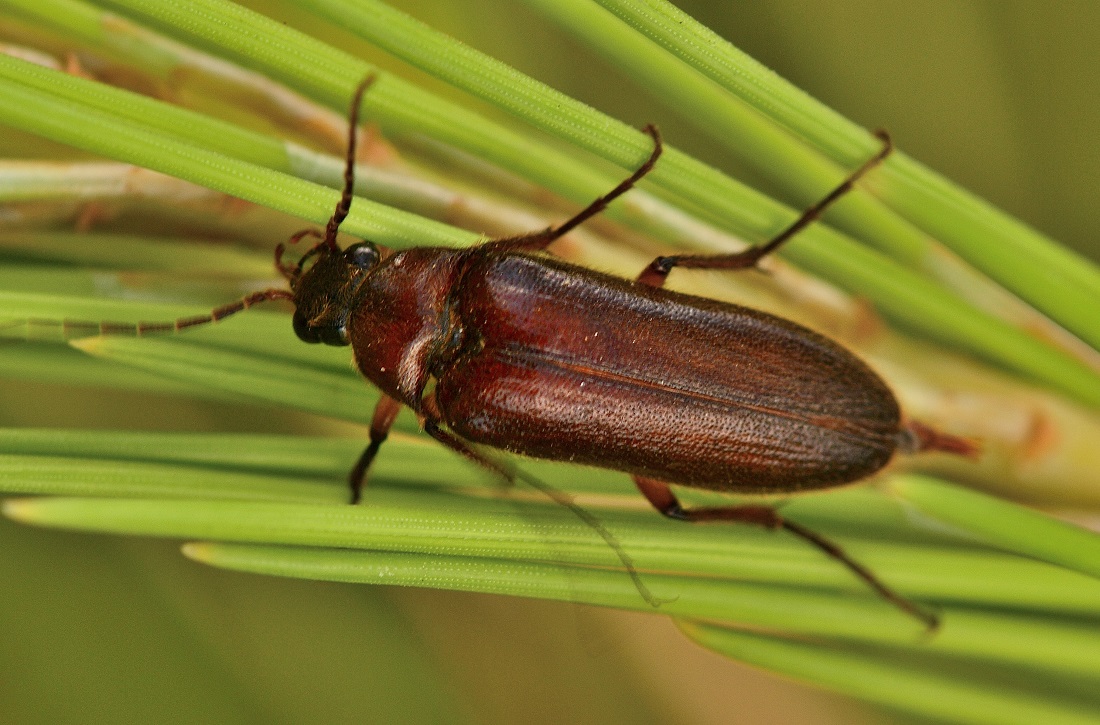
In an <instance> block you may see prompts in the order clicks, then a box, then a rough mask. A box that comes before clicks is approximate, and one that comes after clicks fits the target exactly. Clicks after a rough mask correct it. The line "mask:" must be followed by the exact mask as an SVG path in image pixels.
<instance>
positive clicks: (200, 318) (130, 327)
mask: <svg viewBox="0 0 1100 725" xmlns="http://www.w3.org/2000/svg"><path fill="white" fill-rule="evenodd" d="M272 300H290V301H291V302H293V301H294V294H293V293H291V292H290V291H288V290H284V289H274V288H273V289H266V290H261V291H259V292H253V293H252V294H250V295H245V296H244V297H242V298H241V299H239V300H236V301H234V302H230V303H228V304H225V305H222V306H221V307H216V308H214V309H213V310H211V311H210V312H208V313H206V314H205V315H195V316H193V317H180V318H178V319H175V320H171V321H164V322H106V321H104V322H90V321H88V320H72V319H65V318H62V319H56V318H45V317H29V318H26V319H23V320H18V321H12V322H11V323H10V324H6V325H5V326H4V327H3V328H0V329H2V330H10V329H13V328H16V327H23V326H26V328H27V339H28V340H29V339H31V337H32V336H31V334H30V331H31V330H32V329H34V328H46V329H56V330H60V332H61V336H62V338H63V339H65V340H73V339H76V338H80V337H91V336H94V335H100V336H106V335H126V336H130V337H143V336H145V335H163V334H166V333H176V332H182V331H183V330H186V329H188V328H191V327H198V326H200V325H208V324H211V323H214V322H218V321H219V320H224V319H225V318H226V317H230V316H231V315H235V314H237V313H238V312H242V311H244V310H247V309H249V308H250V307H253V306H255V305H257V304H259V303H261V302H270V301H272Z"/></svg>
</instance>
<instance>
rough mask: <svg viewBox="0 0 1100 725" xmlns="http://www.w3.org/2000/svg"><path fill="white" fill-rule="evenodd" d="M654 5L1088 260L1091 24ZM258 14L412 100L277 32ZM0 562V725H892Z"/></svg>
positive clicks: (585, 656) (437, 631)
mask: <svg viewBox="0 0 1100 725" xmlns="http://www.w3.org/2000/svg"><path fill="white" fill-rule="evenodd" d="M394 4H395V5H397V6H398V7H401V8H403V9H406V10H407V11H408V12H410V13H411V14H413V15H414V16H416V17H418V18H420V19H422V20H424V21H426V22H428V23H430V24H432V25H433V26H435V27H437V28H440V29H442V30H445V31H447V32H449V33H451V34H453V35H455V36H456V37H458V38H460V39H462V40H464V41H466V42H468V43H470V44H471V45H473V46H474V47H476V48H478V49H480V50H483V51H485V52H487V53H489V54H492V55H494V56H496V57H498V58H500V59H502V60H504V61H506V62H508V63H510V64H512V65H514V66H516V67H517V68H519V69H520V70H523V71H525V72H527V73H529V74H531V75H533V76H534V77H536V78H539V79H541V80H543V81H546V82H547V83H549V84H551V85H553V86H554V87H556V88H557V89H559V90H561V91H563V92H565V93H567V94H569V95H572V96H574V97H577V98H580V99H582V100H585V101H587V102H589V103H590V104H592V105H593V106H596V107H597V108H599V109H600V110H603V111H606V112H608V113H610V114H612V115H614V116H617V117H619V118H622V119H623V120H625V121H627V122H629V123H631V124H634V125H638V126H640V125H642V124H644V123H647V122H656V123H658V124H660V125H661V127H662V129H663V131H664V133H665V135H666V137H667V138H669V139H671V140H672V141H673V142H674V143H675V144H676V145H678V146H680V147H681V148H683V149H684V150H686V151H688V152H690V153H693V154H694V155H696V156H698V157H700V158H703V159H706V160H709V161H711V162H712V163H714V164H715V165H717V166H720V167H722V168H724V169H727V170H730V171H731V172H733V173H735V174H736V175H739V176H742V177H743V178H748V179H750V180H751V179H753V177H752V175H751V174H750V173H748V172H746V171H745V170H744V169H742V168H741V167H740V166H739V164H738V161H737V159H735V158H730V157H729V156H728V155H725V154H723V153H720V152H718V151H716V150H715V149H713V148H712V147H711V146H710V144H709V143H708V142H707V140H706V139H705V138H703V137H702V136H701V135H699V134H697V133H696V132H694V131H693V130H692V129H690V127H689V126H688V125H687V124H686V123H684V122H683V121H682V120H681V119H679V118H678V117H677V115H676V109H674V108H667V107H664V106H663V105H662V104H661V103H660V100H659V99H654V98H652V97H651V96H650V95H649V94H647V93H646V91H645V89H643V88H639V87H637V86H635V85H634V84H633V83H632V82H630V81H629V80H627V79H625V78H624V77H623V76H622V75H621V74H619V73H617V72H616V71H615V70H613V69H611V68H609V67H608V66H607V65H606V64H604V63H603V62H602V61H601V60H600V59H599V58H597V57H595V56H594V55H592V54H591V53H590V52H589V51H588V50H587V49H585V48H583V47H581V46H579V45H578V44H577V43H576V42H575V41H574V40H572V39H571V38H569V37H566V36H565V35H564V34H562V33H560V32H559V31H558V30H557V29H556V28H554V27H552V26H550V25H548V24H547V23H545V22H544V21H543V20H542V19H541V18H540V17H539V16H538V15H537V14H535V13H534V12H533V11H530V10H528V9H527V8H525V7H524V6H523V5H522V4H521V3H517V2H508V1H506V0H415V1H413V0H410V1H404V2H395V3H394ZM678 4H679V6H680V7H681V8H682V9H684V10H685V11H686V12H688V13H689V14H691V15H693V16H695V17H696V18H697V19H699V20H700V21H702V22H704V23H705V24H707V25H709V26H710V27H712V28H713V29H715V30H716V31H717V32H718V33H720V34H721V35H723V36H724V37H726V38H728V39H729V40H731V41H732V42H734V43H735V44H736V45H738V46H739V47H740V48H741V49H743V50H745V51H746V52H748V53H750V54H751V55H753V56H755V57H756V58H757V59H759V60H761V61H762V62H764V63H765V64H767V65H769V66H770V67H772V68H774V69H775V70H776V71H778V72H779V73H780V74H781V75H783V76H785V77H786V78H788V79H789V80H791V81H793V82H794V83H795V84H797V85H799V86H800V87H802V88H803V89H805V90H806V91H808V92H810V93H811V94H813V95H815V96H817V97H818V98H820V99H821V100H823V101H825V102H826V103H828V104H830V105H832V106H833V107H834V108H836V109H837V110H838V111H840V112H841V113H843V114H845V115H847V116H849V117H850V118H852V119H854V120H856V121H857V122H860V123H862V124H864V125H866V126H868V127H879V126H881V127H885V128H888V129H889V130H890V131H891V132H892V133H893V135H894V137H895V139H896V141H897V143H898V144H899V145H900V146H901V147H902V148H904V149H905V150H906V151H907V152H909V153H910V154H911V155H913V156H914V157H916V158H917V159H920V160H922V161H923V162H925V163H927V164H928V165H930V166H932V167H934V168H936V169H938V170H940V171H942V172H943V173H944V174H945V175H947V176H948V177H950V178H952V179H954V180H955V181H957V182H959V183H961V184H962V185H963V186H965V187H968V188H970V189H971V190H973V191H975V192H976V193H978V194H980V195H982V196H984V197H985V198H987V199H988V200H989V201H991V202H993V203H994V204H996V205H998V206H1001V207H1002V208H1004V209H1006V210H1007V211H1009V212H1011V213H1014V214H1016V215H1017V216H1019V217H1021V218H1022V219H1024V220H1025V221H1027V222H1029V223H1031V224H1033V225H1034V226H1036V227H1038V228H1039V229H1041V230H1042V231H1044V232H1046V233H1048V234H1049V235H1051V236H1052V237H1054V238H1055V239H1058V240H1060V241H1062V242H1063V243H1065V244H1066V245H1068V246H1070V247H1072V248H1075V249H1078V250H1080V251H1081V252H1083V253H1085V254H1088V255H1090V256H1091V257H1093V258H1100V241H1098V239H1100V235H1098V234H1097V233H1096V232H1097V231H1098V226H1100V223H1098V222H1097V221H1096V219H1095V217H1094V207H1093V205H1092V202H1093V201H1094V200H1095V197H1096V189H1097V182H1098V180H1100V151H1098V150H1097V145H1096V144H1095V143H1094V141H1093V136H1094V134H1095V132H1096V131H1097V130H1098V129H1100V102H1098V100H1097V92H1096V81H1097V80H1098V79H1100V57H1098V55H1097V54H1096V52H1095V40H1096V37H1097V35H1096V28H1098V27H1100V4H1096V3H1094V2H1089V1H1088V0H1061V1H1060V2H1058V3H1033V2H1024V1H1020V2H1007V1H1003V0H1002V1H994V0H990V1H988V2H963V1H961V0H942V1H937V0H921V1H915V2H894V1H892V0H891V1H884V0H877V1H875V2H871V1H870V0H865V1H856V0H852V1H850V2H835V1H834V2H816V3H806V2H799V1H797V0H781V1H767V0H753V2H702V1H701V0H693V1H690V2H689V1H687V0H682V1H681V2H680V3H678ZM291 5H292V4H291ZM258 7H260V9H262V11H263V12H265V13H266V14H269V15H271V16H273V17H276V18H279V19H281V20H285V21H286V22H288V23H289V24H291V25H294V26H298V27H301V28H302V29H304V30H307V32H311V33H313V34H315V35H318V36H319V37H322V38H324V39H326V40H329V41H330V42H333V43H335V44H338V45H343V46H345V47H347V48H349V49H352V50H354V51H355V52H357V53H359V54H361V55H363V56H364V57H368V58H369V59H371V60H378V61H379V62H384V63H386V64H387V65H388V66H389V67H391V68H394V69H395V70H397V71H398V72H402V73H404V74H406V75H408V76H410V77H416V78H419V77H420V76H419V74H418V73H416V72H414V71H410V70H407V69H403V67H402V66H401V65H400V64H398V63H396V62H392V61H385V60H384V59H382V58H381V56H380V55H379V54H378V53H377V52H374V51H371V50H370V49H368V48H365V47H364V46H362V45H361V44H360V43H359V42H358V41H355V40H353V39H351V38H348V37H346V36H344V35H343V34H342V33H341V32H340V31H338V30H336V29H334V28H332V27H331V26H327V25H324V24H323V23H321V22H319V21H315V20H313V19H311V18H308V17H304V16H303V15H301V14H300V13H298V12H296V11H295V10H294V9H293V7H288V6H284V5H282V4H275V3H265V4H263V5H262V6H259V5H258ZM2 8H3V6H2V3H0V13H2V12H3V9H2ZM425 83H426V84H427V85H430V86H432V87H438V84H436V83H434V82H431V81H425ZM450 93H451V94H452V95H458V94H457V93H454V92H450ZM0 387H2V393H0V425H4V426H59V427H101V428H146V429H159V430H196V431H219V430H225V431H264V432H307V431H320V430H323V431H325V432H332V431H333V430H337V429H334V428H333V427H331V426H330V425H329V424H327V423H325V422H323V421H319V420H316V419H310V418H306V417H303V416H292V415H291V414H288V413H282V412H279V413H272V412H271V411H266V410H261V409H258V408H250V407H247V406H238V407H228V406H219V405H207V404H202V403H199V402H195V401H181V400H178V399H173V398H169V397H157V396H148V395H142V396H139V395H136V394H125V393H115V394H107V393H102V392H94V391H93V392H89V391H85V390H79V389H75V388H68V387H61V386H51V385H46V384H29V383H25V382H13V381H2V382H0ZM343 430H345V431H346V430H348V429H343ZM354 432H355V433H356V434H358V435H362V432H361V431H354ZM0 552H2V555H0V586H3V587H4V595H3V596H2V597H0V719H2V720H3V721H4V722H11V723H58V722H84V723H87V722H189V723H196V722H265V723H267V722H287V723H296V722H306V721H310V722H332V723H339V722H415V723H434V722H493V723H496V722H521V721H522V722H525V723H532V724H533V723H541V722H547V723H550V722H554V723H557V722H570V723H614V722H631V723H636V722H654V723H658V722H660V723H664V722H680V723H708V722H714V723H719V722H723V723H729V722H744V723H787V722H806V723H851V722H859V721H866V722H876V721H880V720H881V721H896V720H895V719H894V718H893V717H892V716H890V715H885V714H882V713H864V712H862V711H861V710H859V709H858V706H856V705H853V704H851V703H849V702H848V701H847V700H843V699H841V698H837V697H833V696H831V695H823V694H819V693H816V692H812V691H810V690H808V689H805V688H802V687H800V686H798V685H793V684H789V683H785V682H780V681H778V680H776V679H774V678H771V677H770V676H768V675H764V674H761V673H757V672H754V671H750V670H748V669H747V668H743V667H740V666H738V665H735V664H732V663H730V662H728V661H727V660H724V659H722V658H720V657H719V656H717V655H712V654H710V653H708V652H704V651H702V650H700V649H698V648H696V647H695V646H694V645H691V644H689V643H687V642H685V641H684V640H683V639H682V638H681V637H680V635H679V634H678V633H677V632H676V631H675V630H674V628H673V627H672V626H671V624H670V623H669V622H668V621H667V620H665V619H664V618H662V617H659V616H642V615H625V614H618V613H609V612H603V611H595V610H589V609H585V608H582V607H579V606H569V605H557V604H551V603H544V602H531V601H524V600H506V599H502V598H495V597H488V596H478V595H466V594H455V593H439V592H425V591H408V590H400V591H399V590H386V589H376V588H369V587H354V586H344V585H334V584H319V583H313V582H296V581H284V580H275V579H263V578H259V577H252V576H244V575H237V574H232V573H228V572H221V571H213V570H209V569H205V568H203V567H200V566H199V565H197V564H194V563H192V562H189V561H185V560H184V559H182V557H180V556H179V554H178V551H177V548H176V546H175V545H174V544H171V543H165V542H150V541H141V540H114V539H107V538H101V537H93V536H81V535H75V534H62V533H56V532H50V531H37V530H31V529H26V528H22V527H18V526H16V525H14V524H11V523H9V522H7V521H4V520H0Z"/></svg>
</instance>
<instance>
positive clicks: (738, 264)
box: [637, 130, 894, 287]
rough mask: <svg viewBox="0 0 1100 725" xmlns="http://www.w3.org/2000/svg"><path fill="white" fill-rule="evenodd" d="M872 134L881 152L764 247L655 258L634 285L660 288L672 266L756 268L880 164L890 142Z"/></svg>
mask: <svg viewBox="0 0 1100 725" xmlns="http://www.w3.org/2000/svg"><path fill="white" fill-rule="evenodd" d="M875 135H876V136H878V138H879V139H880V140H881V141H882V149H881V150H880V151H879V152H878V153H877V154H875V155H874V156H872V157H871V158H870V159H868V160H867V161H865V162H864V163H863V165H862V166H860V167H859V168H858V169H856V170H855V171H853V172H852V173H851V174H849V175H848V177H847V178H846V179H844V181H842V182H841V183H840V185H839V186H837V187H836V188H835V189H833V190H832V191H830V192H829V193H828V194H826V195H825V197H824V198H822V199H821V200H820V201H818V202H817V203H816V204H814V205H813V206H811V207H810V208H809V209H807V210H806V211H804V212H802V214H801V215H800V216H799V217H798V218H797V219H795V220H794V221H793V222H792V223H791V225H790V226H788V227H787V228H786V229H784V230H783V231H782V232H780V233H779V234H778V235H777V236H775V237H774V238H772V239H771V240H770V241H769V242H767V243H766V244H761V245H760V246H758V247H749V248H748V249H746V250H744V251H741V252H735V253H733V254H678V255H675V256H669V257H657V259H654V260H653V261H652V262H650V264H649V266H648V267H646V268H645V269H644V270H643V271H642V273H641V274H640V275H638V280H637V281H638V283H639V284H644V285H647V286H649V287H662V286H664V283H665V280H666V279H667V278H668V274H669V272H671V271H672V270H673V269H674V268H676V267H685V268H688V269H727V270H734V269H750V268H752V267H755V266H756V263H757V262H759V261H760V260H761V259H763V258H764V257H766V256H768V255H769V254H771V253H772V252H774V251H775V250H777V249H778V248H779V247H780V246H782V245H783V244H784V243H786V242H787V241H789V240H790V239H791V238H792V237H793V236H794V235H796V234H798V233H799V232H800V231H802V230H803V229H805V228H806V227H808V226H809V225H810V224H812V223H813V222H815V221H816V220H817V219H818V218H819V217H821V215H822V214H824V213H825V210H826V209H828V208H829V207H830V206H832V205H833V203H835V202H836V201H837V200H838V199H840V198H841V197H842V196H844V195H845V194H847V193H848V192H849V191H851V190H852V188H853V187H854V186H855V184H856V182H857V181H859V180H860V179H861V178H862V177H863V176H864V175H865V174H866V173H867V172H868V171H870V170H871V169H873V168H875V167H876V166H878V165H879V164H881V163H882V162H883V161H884V160H885V159H886V157H887V156H889V155H890V153H891V152H892V151H893V150H894V144H893V141H891V140H890V135H889V134H888V133H886V132H885V131H882V130H879V131H876V132H875Z"/></svg>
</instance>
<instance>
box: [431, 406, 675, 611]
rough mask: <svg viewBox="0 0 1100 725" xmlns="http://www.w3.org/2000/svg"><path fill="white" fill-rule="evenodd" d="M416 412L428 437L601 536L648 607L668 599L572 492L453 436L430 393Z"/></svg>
mask: <svg viewBox="0 0 1100 725" xmlns="http://www.w3.org/2000/svg"><path fill="white" fill-rule="evenodd" d="M420 414H421V415H422V416H423V418H424V431H425V432H426V433H427V434H428V435H430V436H431V437H432V438H434V439H435V440H437V441H439V442H440V443H442V444H443V445H445V446H447V447H448V448H450V449H451V450H452V451H455V452H456V453H459V454H461V455H462V456H463V457H465V458H467V459H468V460H470V461H472V462H474V463H476V464H477V465H479V466H481V467H482V468H485V469H488V470H489V471H491V472H492V473H494V474H496V475H497V476H500V477H501V478H502V479H504V480H505V481H506V482H508V483H509V484H515V482H516V480H517V479H518V480H521V481H523V482H524V483H526V484H527V485H529V486H531V488H533V489H535V490H536V491H538V492H539V493H541V494H543V495H544V496H546V497H547V498H549V499H550V500H551V501H553V502H554V503H556V504H558V505H559V506H561V507H563V508H566V509H569V511H570V512H571V513H572V514H573V515H574V516H576V517H577V518H579V519H580V520H581V521H582V522H583V523H584V524H586V525H587V526H589V527H590V528H591V529H592V530H593V531H595V532H596V533H597V534H599V535H600V538H602V539H603V540H604V542H605V543H606V544H607V545H608V546H609V547H610V548H611V550H612V551H614V552H615V555H616V556H617V557H619V561H620V562H622V565H623V568H624V569H626V573H627V575H629V576H630V581H631V582H633V584H634V588H635V589H637V590H638V593H639V594H641V595H642V599H645V600H646V603H647V604H649V605H650V606H651V607H654V608H657V607H659V606H661V605H662V604H665V603H667V602H669V601H672V600H668V599H660V598H658V597H657V596H656V595H654V594H653V592H651V591H650V590H649V587H647V586H646V585H645V582H643V581H642V577H641V576H640V575H639V574H638V570H637V569H635V568H634V562H633V561H632V560H631V558H630V555H629V554H627V553H626V550H625V549H623V546H622V544H620V543H619V539H618V538H617V537H616V536H615V534H613V533H611V532H610V531H609V530H608V529H607V528H606V527H605V526H604V525H603V524H602V523H600V520H599V519H597V518H596V517H595V516H593V515H592V514H591V513H589V512H588V511H586V510H585V509H584V508H583V507H581V506H579V505H578V504H577V502H576V501H574V500H573V497H572V496H570V495H569V494H567V493H565V492H564V491H559V490H558V489H556V488H554V487H553V486H551V485H549V484H547V483H543V482H542V481H540V480H539V479H537V478H535V477H534V476H531V475H528V474H525V473H524V472H523V471H517V470H515V469H513V468H510V467H509V466H506V465H505V464H503V463H501V462H500V461H497V460H494V459H493V458H490V457H489V456H485V455H483V454H482V453H480V452H479V451H478V450H477V449H476V448H474V447H473V446H471V445H470V444H469V443H467V442H466V441H464V440H463V439H461V438H459V437H458V436H456V435H455V434H454V433H451V432H450V431H448V430H445V429H444V428H443V425H444V423H443V415H442V413H441V412H440V409H439V403H438V402H436V399H435V395H434V393H430V394H428V395H426V396H425V397H424V399H423V400H422V401H421V411H420Z"/></svg>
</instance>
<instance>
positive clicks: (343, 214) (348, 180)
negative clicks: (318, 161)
mask: <svg viewBox="0 0 1100 725" xmlns="http://www.w3.org/2000/svg"><path fill="white" fill-rule="evenodd" d="M377 78H378V75H377V74H375V73H370V74H369V75H368V76H367V77H366V78H364V79H363V80H362V81H361V82H360V83H359V85H358V86H357V87H356V88H355V95H354V96H352V99H351V108H350V109H348V155H347V159H346V160H345V163H344V190H343V192H342V193H341V194H340V201H338V202H337V203H336V209H335V211H333V212H332V217H331V218H330V219H329V220H328V224H327V225H326V226H325V236H324V242H323V243H324V246H325V247H327V248H328V250H329V251H331V252H338V251H340V248H339V247H338V246H336V233H337V232H338V231H339V230H340V224H342V223H343V221H344V219H346V218H347V216H348V212H349V211H351V201H352V198H353V197H354V194H353V193H352V188H353V187H354V186H355V141H356V136H357V132H358V127H359V106H360V105H361V104H362V102H363V94H364V93H366V92H367V89H368V88H370V87H371V86H372V85H373V84H374V81H375V80H376V79H377ZM299 269H301V268H300V267H299Z"/></svg>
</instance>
